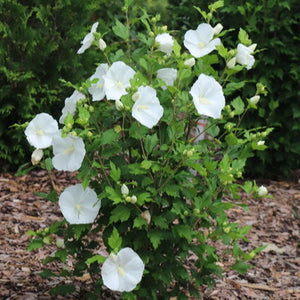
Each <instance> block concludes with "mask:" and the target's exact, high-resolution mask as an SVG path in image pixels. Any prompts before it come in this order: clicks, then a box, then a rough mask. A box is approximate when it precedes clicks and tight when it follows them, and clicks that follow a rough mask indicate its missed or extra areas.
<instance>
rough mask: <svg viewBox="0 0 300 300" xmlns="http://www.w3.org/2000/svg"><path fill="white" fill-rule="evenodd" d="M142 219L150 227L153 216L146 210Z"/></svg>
mask: <svg viewBox="0 0 300 300" xmlns="http://www.w3.org/2000/svg"><path fill="white" fill-rule="evenodd" d="M141 217H142V218H143V219H144V220H145V221H146V222H147V224H148V225H149V224H150V222H151V215H150V212H149V210H145V211H144V212H142V213H141Z"/></svg>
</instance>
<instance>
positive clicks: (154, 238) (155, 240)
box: [147, 230, 162, 249]
mask: <svg viewBox="0 0 300 300" xmlns="http://www.w3.org/2000/svg"><path fill="white" fill-rule="evenodd" d="M147 235H148V238H149V240H150V242H151V244H152V246H153V248H154V249H157V248H158V246H159V244H160V242H161V240H162V234H161V232H160V231H154V230H153V231H149V232H148V233H147Z"/></svg>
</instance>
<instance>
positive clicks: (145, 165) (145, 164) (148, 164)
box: [141, 159, 152, 170]
mask: <svg viewBox="0 0 300 300" xmlns="http://www.w3.org/2000/svg"><path fill="white" fill-rule="evenodd" d="M151 166H152V162H151V161H150V160H146V159H145V160H143V161H142V163H141V167H142V168H143V169H145V170H149V169H150V168H151Z"/></svg>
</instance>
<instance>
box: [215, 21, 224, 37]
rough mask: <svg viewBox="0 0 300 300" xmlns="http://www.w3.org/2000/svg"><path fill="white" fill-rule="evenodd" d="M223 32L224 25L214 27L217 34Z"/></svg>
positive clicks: (219, 24)
mask: <svg viewBox="0 0 300 300" xmlns="http://www.w3.org/2000/svg"><path fill="white" fill-rule="evenodd" d="M222 30H223V25H222V24H221V23H218V24H217V25H216V26H215V27H214V31H215V34H219V33H220V32H221V31H222Z"/></svg>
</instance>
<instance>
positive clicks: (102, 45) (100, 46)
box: [99, 39, 106, 51]
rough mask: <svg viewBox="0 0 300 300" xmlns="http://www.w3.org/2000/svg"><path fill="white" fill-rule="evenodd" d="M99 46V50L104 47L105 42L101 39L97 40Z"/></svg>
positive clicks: (102, 49)
mask: <svg viewBox="0 0 300 300" xmlns="http://www.w3.org/2000/svg"><path fill="white" fill-rule="evenodd" d="M99 48H100V50H101V51H104V49H105V48H106V43H105V42H104V40H103V39H100V40H99Z"/></svg>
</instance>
